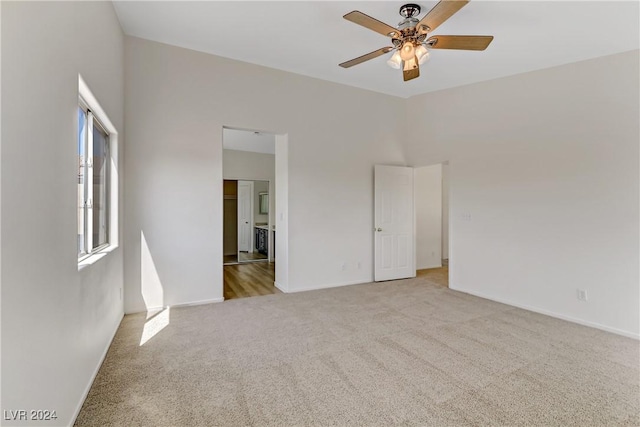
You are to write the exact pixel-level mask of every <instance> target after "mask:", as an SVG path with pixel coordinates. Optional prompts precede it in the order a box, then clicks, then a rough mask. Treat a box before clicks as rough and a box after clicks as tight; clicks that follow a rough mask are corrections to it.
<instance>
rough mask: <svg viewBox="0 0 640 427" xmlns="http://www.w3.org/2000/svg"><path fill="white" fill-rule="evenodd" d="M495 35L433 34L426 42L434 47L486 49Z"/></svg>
mask: <svg viewBox="0 0 640 427" xmlns="http://www.w3.org/2000/svg"><path fill="white" fill-rule="evenodd" d="M492 40H493V36H433V37H429V39H428V40H427V41H426V42H425V43H426V44H427V45H431V48H432V49H462V50H485V49H486V48H487V46H489V43H491V41H492Z"/></svg>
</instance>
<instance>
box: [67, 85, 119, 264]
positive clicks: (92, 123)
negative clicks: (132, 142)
mask: <svg viewBox="0 0 640 427" xmlns="http://www.w3.org/2000/svg"><path fill="white" fill-rule="evenodd" d="M78 82H79V84H78V106H77V108H78V109H81V110H82V111H83V112H84V114H85V117H86V120H85V124H84V133H85V137H84V141H82V144H83V151H84V155H85V159H84V182H83V187H84V195H83V198H84V201H83V203H84V209H83V221H84V224H83V233H84V237H83V239H84V245H85V247H84V249H85V250H84V251H83V252H80V251H79V249H80V247H77V248H76V253H77V257H78V270H81V269H82V268H84V267H86V266H87V265H90V264H93V263H94V262H95V261H97V260H98V259H100V258H102V257H103V256H104V255H105V254H106V253H108V252H110V251H111V250H113V249H115V248H117V247H118V233H119V225H118V186H119V183H118V173H117V170H118V161H117V153H118V132H117V130H116V128H115V127H114V126H113V124H112V123H111V121H110V120H109V118H108V117H107V115H106V114H105V112H104V110H103V109H102V107H101V106H100V104H99V103H98V102H97V100H96V99H95V97H94V95H93V94H92V93H91V91H90V90H89V88H88V87H87V85H86V83H85V82H84V80H83V79H82V76H78ZM76 111H78V110H76ZM78 117H79V114H78V113H77V112H76V118H78ZM78 120H79V118H78ZM96 126H97V127H98V129H99V130H100V131H101V132H102V133H104V134H105V135H106V141H105V153H104V162H105V163H104V168H105V173H104V183H103V185H104V191H105V193H104V195H105V206H104V214H105V240H106V241H105V242H104V243H103V244H101V245H99V246H96V247H93V246H94V242H93V221H94V211H93V207H94V206H95V197H94V196H95V195H94V194H93V191H94V185H93V160H94V158H93V157H94V156H93V131H94V127H96ZM75 129H76V144H75V147H76V148H75V150H76V152H75V155H76V157H77V156H78V155H79V152H80V135H79V134H78V133H77V132H79V126H78V123H76V127H75ZM76 185H78V186H79V185H80V184H79V183H78V181H77V180H76ZM77 190H79V188H78V189H77ZM78 196H79V191H78V193H77V194H76V198H77V199H78V201H79V197H78ZM87 204H88V206H87ZM79 208H80V206H78V209H79ZM79 220H80V215H78V216H77V218H76V225H77V226H76V229H77V231H79V227H80V224H79ZM78 241H79V240H78Z"/></svg>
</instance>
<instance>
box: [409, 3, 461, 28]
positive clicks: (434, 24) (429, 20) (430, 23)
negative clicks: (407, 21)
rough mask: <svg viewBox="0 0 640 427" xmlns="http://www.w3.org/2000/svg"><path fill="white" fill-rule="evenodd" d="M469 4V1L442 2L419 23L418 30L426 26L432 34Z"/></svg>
mask: <svg viewBox="0 0 640 427" xmlns="http://www.w3.org/2000/svg"><path fill="white" fill-rule="evenodd" d="M467 3H469V0H441V1H440V2H439V3H438V4H437V5H435V6H434V7H433V9H431V10H430V11H429V13H427V14H426V15H425V17H424V18H422V20H421V21H420V22H418V25H417V26H416V28H422V26H423V25H426V26H427V27H429V32H431V31H433V30H435V29H436V28H438V26H439V25H440V24H442V23H443V22H444V21H446V20H447V19H449V18H451V16H452V15H453V14H454V13H456V12H457V11H459V10H460V9H462V8H463V7H464V5H465V4H467Z"/></svg>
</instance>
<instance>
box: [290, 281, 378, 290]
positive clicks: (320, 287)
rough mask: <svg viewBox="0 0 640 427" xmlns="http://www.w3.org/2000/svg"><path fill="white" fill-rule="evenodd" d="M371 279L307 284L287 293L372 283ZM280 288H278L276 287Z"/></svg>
mask: <svg viewBox="0 0 640 427" xmlns="http://www.w3.org/2000/svg"><path fill="white" fill-rule="evenodd" d="M372 282H373V280H365V281H362V280H357V281H354V282H344V283H333V284H331V285H320V286H309V287H306V288H299V289H292V290H290V291H289V293H295V292H306V291H317V290H320V289H330V288H339V287H342V286H351V285H362V284H364V283H372ZM278 289H280V288H278Z"/></svg>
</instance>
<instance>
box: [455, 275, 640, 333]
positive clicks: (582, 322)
mask: <svg viewBox="0 0 640 427" xmlns="http://www.w3.org/2000/svg"><path fill="white" fill-rule="evenodd" d="M449 289H452V290H454V291H458V292H463V293H465V294H469V295H473V296H476V297H480V298H484V299H488V300H491V301H495V302H499V303H502V304H507V305H510V306H513V307H517V308H522V309H524V310H529V311H533V312H534V313H539V314H544V315H545V316H550V317H555V318H557V319H562V320H566V321H568V322H572V323H577V324H579V325H584V326H589V327H591V328H595V329H600V330H602V331H606V332H611V333H613V334H616V335H622V336H624V337H627V338H633V339H636V340H640V334H636V333H633V332H629V331H624V330H622V329H617V328H612V327H610V326H605V325H602V324H600V323H596V322H590V321H588V320H583V319H578V318H576V317H571V316H567V315H564V314H560V313H555V312H553V311H548V310H545V309H542V308H538V307H532V306H529V305H526V304H519V303H516V302H513V301H510V300H508V299H504V298H495V297H492V296H489V295H486V294H483V293H482V292H475V291H470V290H467V289H462V288H459V287H454V286H451V285H449Z"/></svg>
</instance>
